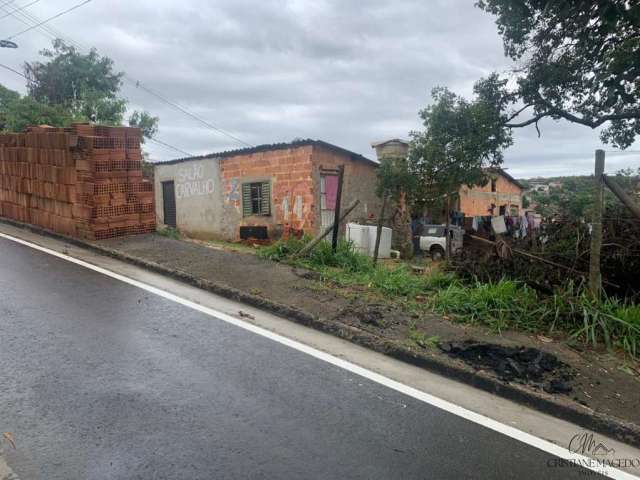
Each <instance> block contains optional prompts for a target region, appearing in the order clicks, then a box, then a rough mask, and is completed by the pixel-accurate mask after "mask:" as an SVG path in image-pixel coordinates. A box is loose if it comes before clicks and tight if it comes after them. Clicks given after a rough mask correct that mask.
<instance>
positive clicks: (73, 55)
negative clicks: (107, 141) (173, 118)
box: [0, 40, 158, 138]
mask: <svg viewBox="0 0 640 480" xmlns="http://www.w3.org/2000/svg"><path fill="white" fill-rule="evenodd" d="M40 53H41V54H42V55H43V56H44V57H45V59H46V60H47V61H45V62H26V63H25V64H24V73H25V76H26V77H27V89H28V91H29V94H28V95H26V96H24V97H21V96H20V95H19V94H18V92H14V91H12V90H9V89H7V88H5V87H3V86H2V85H0V130H9V131H17V132H20V131H22V130H24V128H25V127H27V126H29V125H43V124H46V125H51V126H55V127H63V126H67V125H69V124H70V123H71V122H72V121H93V122H96V123H101V124H105V125H121V124H122V122H123V119H124V114H125V112H126V109H127V101H126V100H125V99H124V98H122V97H120V87H121V86H122V77H123V75H124V73H122V72H114V71H113V69H114V66H113V61H112V60H111V59H110V58H108V57H102V56H100V55H99V54H98V53H97V51H96V50H95V49H92V50H91V51H90V52H89V53H87V54H83V53H80V52H79V51H78V50H76V49H75V48H74V47H71V46H68V45H66V44H65V43H64V42H63V41H62V40H54V42H53V49H52V50H43V51H42V52H40ZM129 125H131V126H137V127H140V130H141V133H142V136H143V138H144V137H146V138H152V137H153V136H154V135H155V134H156V132H157V131H158V117H154V116H152V115H150V114H149V113H147V112H145V111H141V112H139V111H134V112H133V113H132V114H131V115H130V117H129Z"/></svg>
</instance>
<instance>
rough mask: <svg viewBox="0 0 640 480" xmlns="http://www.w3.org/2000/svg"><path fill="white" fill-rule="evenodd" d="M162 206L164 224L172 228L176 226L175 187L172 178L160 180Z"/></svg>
mask: <svg viewBox="0 0 640 480" xmlns="http://www.w3.org/2000/svg"><path fill="white" fill-rule="evenodd" d="M162 206H163V210H164V224H165V225H168V226H169V227H172V228H177V222H176V188H175V184H174V183H173V180H171V181H168V182H162Z"/></svg>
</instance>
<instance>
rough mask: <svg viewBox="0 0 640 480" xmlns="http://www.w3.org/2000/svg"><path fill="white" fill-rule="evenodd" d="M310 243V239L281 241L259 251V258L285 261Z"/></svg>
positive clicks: (291, 238)
mask: <svg viewBox="0 0 640 480" xmlns="http://www.w3.org/2000/svg"><path fill="white" fill-rule="evenodd" d="M308 242H309V237H303V238H302V239H297V238H293V237H290V238H288V239H287V240H279V241H277V242H275V243H273V244H272V245H268V246H266V247H261V248H260V249H258V256H259V257H262V258H265V259H267V260H273V261H274V262H281V261H285V260H287V259H288V258H289V257H291V256H292V255H294V254H296V253H298V252H299V251H300V250H302V247H304V246H305V244H307V243H308Z"/></svg>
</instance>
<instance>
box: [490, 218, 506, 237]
mask: <svg viewBox="0 0 640 480" xmlns="http://www.w3.org/2000/svg"><path fill="white" fill-rule="evenodd" d="M491 227H492V228H493V231H494V232H495V233H496V234H498V235H501V234H504V233H507V226H506V224H505V223H504V216H503V215H500V216H499V217H493V218H492V219H491Z"/></svg>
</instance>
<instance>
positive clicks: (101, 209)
mask: <svg viewBox="0 0 640 480" xmlns="http://www.w3.org/2000/svg"><path fill="white" fill-rule="evenodd" d="M141 160H142V155H141V150H140V131H139V129H137V128H129V127H102V126H93V125H89V124H74V125H72V126H71V127H70V128H51V127H31V128H29V129H28V130H27V132H26V133H20V134H3V135H0V215H2V216H3V217H6V218H9V219H13V220H17V221H20V222H23V223H30V224H33V225H37V226H39V227H43V228H46V229H48V230H52V231H54V232H57V233H61V234H64V235H69V236H75V237H80V238H84V239H88V240H100V239H105V238H112V237H118V236H123V235H130V234H137V233H146V232H152V231H155V227H156V220H155V210H154V206H153V184H152V183H151V182H149V181H148V180H145V179H143V175H142V166H141Z"/></svg>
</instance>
